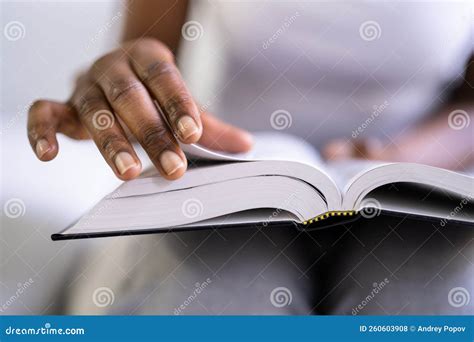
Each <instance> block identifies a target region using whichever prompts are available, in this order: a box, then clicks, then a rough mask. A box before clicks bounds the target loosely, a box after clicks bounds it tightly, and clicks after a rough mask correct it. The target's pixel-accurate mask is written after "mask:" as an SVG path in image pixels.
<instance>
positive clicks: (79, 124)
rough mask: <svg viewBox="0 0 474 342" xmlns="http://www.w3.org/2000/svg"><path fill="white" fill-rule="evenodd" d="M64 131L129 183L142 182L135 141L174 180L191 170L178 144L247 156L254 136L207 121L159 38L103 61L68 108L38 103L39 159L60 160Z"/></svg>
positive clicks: (34, 121) (35, 135) (32, 120)
mask: <svg viewBox="0 0 474 342" xmlns="http://www.w3.org/2000/svg"><path fill="white" fill-rule="evenodd" d="M153 99H156V100H157V101H158V103H159V104H160V107H161V108H162V110H163V114H164V115H165V116H166V119H167V121H168V122H169V123H170V126H171V129H170V128H168V126H167V124H166V123H165V122H164V120H163V118H162V117H161V116H160V114H159V112H158V110H157V108H156V106H155V104H154V102H153ZM57 132H59V133H63V134H65V135H67V136H69V137H71V138H73V139H87V138H92V139H93V140H94V142H95V143H96V145H97V147H98V149H99V151H100V152H101V154H102V156H103V157H104V159H105V161H106V162H107V163H108V164H109V166H110V167H111V168H112V170H113V171H114V172H115V174H116V175H117V177H118V178H120V179H122V180H129V179H132V178H135V177H136V176H138V175H139V173H140V171H141V162H140V160H139V159H138V157H137V155H136V153H135V151H134V149H133V147H132V145H131V144H130V140H129V139H128V136H130V135H131V137H134V138H136V140H137V141H138V142H139V143H140V144H141V145H142V146H143V148H144V149H145V151H146V152H147V154H148V156H149V157H150V159H151V161H152V162H153V164H154V165H155V166H156V168H157V169H158V170H159V172H160V173H161V175H162V176H163V177H165V178H167V179H177V178H179V177H181V176H182V175H183V174H184V172H185V170H186V167H187V162H186V157H185V155H184V153H183V151H182V150H181V149H180V148H179V145H178V141H177V140H179V141H180V142H182V143H185V144H190V143H196V142H198V143H200V144H202V145H204V146H206V147H209V148H211V149H215V150H222V151H226V152H231V153H232V152H245V151H247V150H248V149H250V147H251V144H252V141H251V137H250V135H249V134H248V133H246V132H244V131H242V130H239V129H237V128H235V127H232V126H230V125H227V124H225V123H223V122H221V121H219V120H217V119H216V118H214V117H212V116H211V115H209V114H208V113H203V114H202V115H200V113H199V110H198V107H197V105H196V103H195V102H194V100H193V98H192V96H191V94H190V93H189V91H188V89H187V88H186V85H185V84H184V82H183V80H182V78H181V75H180V73H179V71H178V69H177V67H176V65H175V63H174V56H173V54H172V53H171V51H170V50H169V49H168V48H167V47H166V46H165V45H164V44H162V43H160V42H159V41H157V40H153V39H140V40H135V41H131V42H129V43H126V44H125V45H124V46H123V47H122V48H121V49H118V50H116V51H113V52H112V53H109V54H107V55H105V56H103V57H101V58H100V59H98V60H97V61H96V62H95V63H94V64H93V65H92V67H91V68H90V70H89V71H88V72H87V73H86V74H84V75H83V76H81V77H79V79H78V81H77V84H76V88H75V90H74V92H73V94H72V96H71V98H70V100H69V101H68V102H67V103H59V102H54V101H47V100H39V101H36V102H35V103H34V104H33V106H32V107H31V109H30V112H29V117H28V138H29V140H30V144H31V146H32V148H33V150H34V151H35V152H36V155H37V157H38V158H39V159H40V160H42V161H49V160H52V159H54V158H55V157H56V155H57V153H58V148H59V147H58V141H57V139H56V133H57ZM126 132H130V134H126Z"/></svg>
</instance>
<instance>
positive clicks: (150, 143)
mask: <svg viewBox="0 0 474 342" xmlns="http://www.w3.org/2000/svg"><path fill="white" fill-rule="evenodd" d="M141 144H142V145H143V147H144V148H145V149H146V150H147V152H148V154H149V155H150V156H151V157H152V159H153V158H155V157H158V155H159V154H160V153H161V152H162V151H163V150H164V149H166V148H167V147H169V146H171V145H172V140H171V138H170V136H169V133H168V130H167V128H166V127H164V126H162V125H150V124H147V125H146V126H143V127H142V129H141Z"/></svg>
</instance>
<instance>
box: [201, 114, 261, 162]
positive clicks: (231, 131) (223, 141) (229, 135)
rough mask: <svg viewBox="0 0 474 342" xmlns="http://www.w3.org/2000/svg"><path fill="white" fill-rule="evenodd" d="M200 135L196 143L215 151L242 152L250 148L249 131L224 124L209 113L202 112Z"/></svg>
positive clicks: (251, 142) (251, 143)
mask: <svg viewBox="0 0 474 342" xmlns="http://www.w3.org/2000/svg"><path fill="white" fill-rule="evenodd" d="M201 121H202V127H203V129H202V136H201V139H200V140H199V141H198V144H200V145H202V146H204V147H207V148H209V149H212V150H215V151H223V152H229V153H243V152H247V151H249V150H250V149H251V148H252V145H253V140H252V136H251V135H250V133H249V132H247V131H244V130H241V129H239V128H237V127H235V126H232V125H229V124H226V123H225V122H223V121H221V120H219V119H217V118H216V117H214V116H212V115H210V114H209V113H202V115H201Z"/></svg>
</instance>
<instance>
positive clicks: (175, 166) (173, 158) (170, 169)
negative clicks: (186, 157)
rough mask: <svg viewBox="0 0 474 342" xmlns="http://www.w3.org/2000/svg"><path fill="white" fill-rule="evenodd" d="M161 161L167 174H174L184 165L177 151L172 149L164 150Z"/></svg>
mask: <svg viewBox="0 0 474 342" xmlns="http://www.w3.org/2000/svg"><path fill="white" fill-rule="evenodd" d="M160 163H161V167H162V168H163V170H165V172H166V174H167V175H172V174H173V173H175V172H176V171H178V170H179V169H181V168H182V167H184V163H183V160H182V159H181V158H180V157H179V156H178V155H177V154H176V153H174V152H171V151H164V152H163V153H162V154H161V156H160Z"/></svg>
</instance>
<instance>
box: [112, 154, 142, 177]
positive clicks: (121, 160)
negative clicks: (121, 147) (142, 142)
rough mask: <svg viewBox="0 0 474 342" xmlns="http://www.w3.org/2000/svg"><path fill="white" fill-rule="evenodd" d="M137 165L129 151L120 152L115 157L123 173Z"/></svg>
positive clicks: (118, 167)
mask: <svg viewBox="0 0 474 342" xmlns="http://www.w3.org/2000/svg"><path fill="white" fill-rule="evenodd" d="M137 165H138V164H137V162H136V161H135V159H133V157H132V155H131V154H130V153H128V152H119V153H118V154H117V156H116V157H115V166H117V170H118V171H119V172H120V174H121V175H123V174H124V173H125V172H127V171H128V170H130V169H131V168H132V167H135V166H137Z"/></svg>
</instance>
